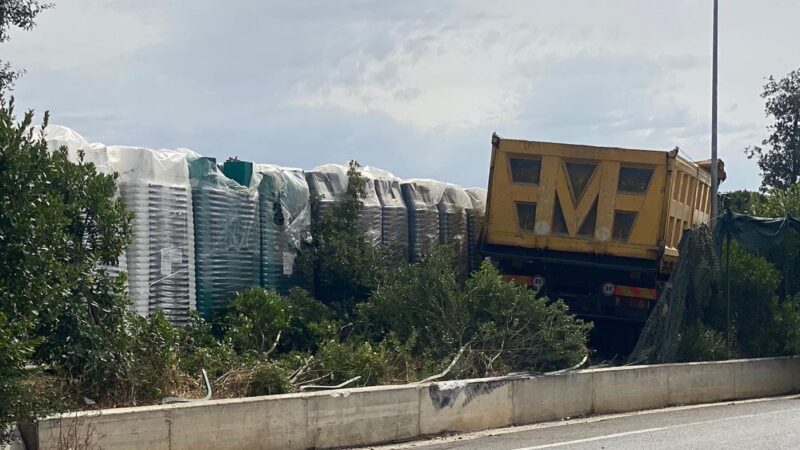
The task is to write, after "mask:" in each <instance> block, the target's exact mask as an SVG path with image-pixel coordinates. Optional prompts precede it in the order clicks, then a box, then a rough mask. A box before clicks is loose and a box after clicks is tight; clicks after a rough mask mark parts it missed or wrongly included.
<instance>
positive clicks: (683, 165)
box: [482, 135, 724, 321]
mask: <svg viewBox="0 0 800 450" xmlns="http://www.w3.org/2000/svg"><path fill="white" fill-rule="evenodd" d="M722 178H724V175H722ZM710 185H711V174H710V172H709V170H708V165H705V167H704V165H703V164H695V163H692V162H689V161H686V160H684V159H682V158H681V157H680V156H678V151H677V149H676V150H673V151H648V150H631V149H622V148H611V147H593V146H587V145H572V144H556V143H549V142H534V141H521V140H513V139H502V138H499V137H498V136H497V135H493V136H492V159H491V168H490V172H489V189H488V190H489V193H488V199H487V205H486V226H485V229H484V236H483V243H482V253H483V254H484V256H488V257H490V258H491V260H492V261H494V262H495V263H496V264H497V265H498V267H499V269H500V271H501V273H503V274H504V275H505V276H506V277H507V278H508V279H509V280H514V281H516V282H519V283H523V284H526V285H529V286H531V287H534V288H536V289H539V290H540V291H541V292H543V293H544V294H546V295H548V296H549V297H550V298H563V299H565V300H566V301H567V302H568V303H569V304H570V306H571V308H572V310H573V311H575V312H576V313H578V314H582V315H585V316H588V317H597V318H601V317H607V318H615V319H627V320H634V321H637V320H644V319H646V317H647V314H648V312H649V310H650V308H651V307H652V305H653V304H654V301H655V300H656V298H657V296H658V291H659V289H660V288H661V285H662V283H663V281H665V280H666V279H667V276H668V274H669V272H670V271H671V270H672V266H673V265H674V263H675V260H676V258H677V256H678V251H677V247H678V243H679V241H680V239H681V235H682V233H683V230H685V229H688V228H691V227H694V226H696V225H699V224H701V223H706V222H708V220H709V217H710V212H711V197H710V192H711V186H710Z"/></svg>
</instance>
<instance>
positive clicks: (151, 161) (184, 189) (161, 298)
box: [106, 146, 195, 323]
mask: <svg viewBox="0 0 800 450" xmlns="http://www.w3.org/2000/svg"><path fill="white" fill-rule="evenodd" d="M106 152H107V155H108V161H109V163H110V165H111V167H112V168H113V169H114V171H116V172H118V173H119V180H118V184H119V190H120V195H121V196H122V199H123V200H124V201H125V207H126V208H127V209H128V210H129V211H131V212H133V213H134V219H133V224H132V229H133V236H132V241H131V244H130V245H129V246H128V250H127V253H126V262H127V270H128V289H129V291H130V295H131V301H132V302H133V306H134V310H135V311H136V312H138V313H139V314H141V315H144V316H147V315H149V314H151V313H153V312H156V311H159V312H162V313H163V314H164V315H165V316H166V317H167V318H168V319H169V320H170V321H172V322H173V323H184V322H186V321H187V320H188V318H189V311H190V310H193V309H194V308H195V277H194V267H195V266H194V226H193V220H192V190H191V185H190V183H189V168H188V162H187V158H186V153H185V152H178V151H173V150H151V149H146V148H138V147H123V146H109V147H106Z"/></svg>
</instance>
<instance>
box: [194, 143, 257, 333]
mask: <svg viewBox="0 0 800 450" xmlns="http://www.w3.org/2000/svg"><path fill="white" fill-rule="evenodd" d="M188 158H189V180H190V182H191V186H192V210H193V213H194V238H195V261H196V262H195V279H196V288H197V310H198V312H200V314H202V315H203V317H205V318H206V319H211V318H213V317H215V316H216V315H218V314H219V313H220V312H221V311H222V310H223V309H224V308H225V306H226V304H227V302H228V301H229V300H230V298H231V297H232V296H233V295H234V294H235V293H236V292H239V291H242V290H244V289H247V288H249V287H252V286H258V285H259V282H260V280H259V276H260V270H259V267H260V263H261V261H260V258H261V249H260V237H259V226H258V222H259V217H258V191H257V189H256V187H255V186H253V187H251V186H249V185H242V184H240V183H238V182H237V181H235V180H232V179H230V178H228V177H226V176H225V175H224V174H223V173H222V171H221V170H220V169H219V167H217V161H216V159H214V158H209V157H201V156H200V155H197V154H196V153H188Z"/></svg>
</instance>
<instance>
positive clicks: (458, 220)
mask: <svg viewBox="0 0 800 450" xmlns="http://www.w3.org/2000/svg"><path fill="white" fill-rule="evenodd" d="M436 207H437V208H438V210H439V243H440V244H443V245H448V246H450V247H451V248H452V249H453V251H454V255H453V256H454V258H455V261H454V262H455V269H456V273H457V274H458V276H459V278H460V279H461V280H464V279H466V278H467V275H469V243H468V241H467V210H468V209H470V208H472V200H470V197H469V195H467V192H466V191H465V190H464V188H462V187H460V186H456V185H454V184H447V185H445V188H444V192H443V193H442V197H441V199H440V200H439V203H438V204H437V205H436Z"/></svg>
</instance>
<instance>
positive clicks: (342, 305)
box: [297, 161, 386, 316]
mask: <svg viewBox="0 0 800 450" xmlns="http://www.w3.org/2000/svg"><path fill="white" fill-rule="evenodd" d="M358 167H359V166H358V163H357V162H355V161H351V162H350V167H349V170H348V171H347V178H348V184H347V191H346V192H345V194H344V195H343V198H342V199H341V201H338V202H336V203H335V204H334V205H333V207H332V208H330V209H328V210H325V211H321V209H320V199H319V198H312V199H311V210H312V221H311V238H312V242H311V244H310V245H307V246H306V247H305V248H304V249H303V251H302V252H301V254H300V256H299V257H298V259H297V271H298V273H299V274H300V275H301V277H302V280H301V282H302V285H303V286H304V287H306V288H307V289H308V290H309V291H310V292H312V293H313V294H314V298H316V299H318V300H320V301H322V302H323V303H325V304H327V305H330V306H331V307H332V308H334V309H335V310H336V311H338V312H339V314H340V315H344V316H347V315H350V314H351V313H352V311H353V308H354V305H355V304H356V303H357V302H359V301H361V300H364V299H366V298H367V297H368V296H369V295H370V293H371V292H372V290H373V289H374V287H375V285H376V283H377V281H378V279H380V276H381V275H382V274H383V273H384V272H385V270H386V257H385V255H384V253H383V252H382V251H380V250H379V249H375V248H373V246H372V245H371V244H370V243H369V242H367V240H366V238H365V236H364V230H363V229H362V228H361V226H360V224H359V214H360V213H361V210H362V208H363V206H364V198H365V197H366V195H367V190H366V189H367V188H366V186H367V182H368V181H367V179H366V178H365V177H364V176H363V175H361V173H360V172H359V170H358Z"/></svg>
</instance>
